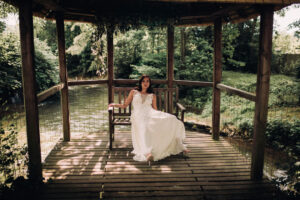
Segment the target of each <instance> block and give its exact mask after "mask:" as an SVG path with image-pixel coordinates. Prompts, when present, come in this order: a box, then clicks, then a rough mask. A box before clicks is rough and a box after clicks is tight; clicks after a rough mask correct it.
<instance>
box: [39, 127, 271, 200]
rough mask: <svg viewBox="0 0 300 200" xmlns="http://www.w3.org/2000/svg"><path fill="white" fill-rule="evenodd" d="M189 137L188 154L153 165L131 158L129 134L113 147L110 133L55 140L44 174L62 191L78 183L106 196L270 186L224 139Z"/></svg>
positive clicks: (117, 139) (191, 134) (198, 192)
mask: <svg viewBox="0 0 300 200" xmlns="http://www.w3.org/2000/svg"><path fill="white" fill-rule="evenodd" d="M186 135H187V138H186V139H185V141H184V143H185V144H186V145H187V147H188V149H190V150H191V152H190V153H189V155H188V157H185V156H183V155H181V154H178V155H172V156H169V157H167V158H165V159H163V160H159V161H157V162H152V164H151V166H149V165H148V163H147V162H137V161H134V160H133V154H132V153H131V151H132V144H131V135H130V132H117V133H116V137H115V141H114V143H113V149H112V150H109V149H108V145H107V144H108V140H107V134H106V133H105V134H102V133H99V135H98V136H97V137H96V135H93V136H91V137H90V138H87V139H80V137H77V138H74V139H72V140H71V141H70V142H61V143H59V144H57V146H56V148H54V150H53V151H52V152H51V153H50V155H49V156H48V158H47V160H46V162H45V165H44V169H43V174H44V176H45V178H46V180H49V179H50V178H51V182H49V186H48V187H50V188H57V189H62V184H61V183H64V184H63V185H64V187H70V189H71V188H72V187H73V186H75V185H78V187H80V188H81V189H82V190H83V189H84V188H85V187H95V191H99V192H100V191H102V192H104V193H102V195H103V197H104V198H108V199H110V198H114V197H117V196H120V197H122V196H124V195H126V197H127V195H129V196H130V195H142V196H143V195H144V194H148V193H149V194H150V193H151V194H152V193H153V194H154V193H155V192H158V193H159V194H170V193H172V194H173V193H174V192H175V193H176V195H180V194H189V195H192V196H193V195H194V196H197V197H199V195H200V196H201V195H202V194H203V189H202V188H206V190H207V191H208V192H213V191H215V188H219V189H221V190H223V189H224V187H228V188H229V189H230V188H232V187H234V188H236V187H237V188H244V189H242V190H241V192H245V190H246V191H248V192H249V191H250V192H253V191H254V190H255V189H257V188H261V189H262V188H264V187H269V185H268V184H266V183H264V184H259V186H257V183H255V182H251V181H250V162H249V161H248V160H247V159H246V158H245V157H244V156H243V155H242V154H241V153H239V152H238V151H236V150H235V149H234V148H232V146H231V145H230V144H229V143H227V142H226V141H225V140H224V139H223V138H220V140H219V141H214V140H212V139H211V135H209V134H202V133H198V132H188V131H187V134H186ZM241 182H243V184H242V185H241V186H239V183H241ZM224 185H225V186H224ZM207 191H206V192H207ZM62 192H63V190H62ZM182 192H183V193H182ZM236 192H237V193H238V192H239V189H237V190H236Z"/></svg>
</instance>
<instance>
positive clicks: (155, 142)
mask: <svg viewBox="0 0 300 200" xmlns="http://www.w3.org/2000/svg"><path fill="white" fill-rule="evenodd" d="M152 99H153V94H141V93H140V92H138V91H135V92H134V95H133V100H132V106H133V111H132V114H131V124H132V125H131V132H132V144H133V151H132V153H133V154H135V156H134V157H133V159H134V160H136V161H146V160H147V155H148V154H149V153H151V154H152V155H153V160H154V161H157V160H160V159H163V158H165V157H167V156H169V155H172V154H173V155H175V154H178V153H180V152H182V151H183V150H185V149H186V147H185V145H184V144H183V140H184V138H185V128H184V125H183V123H182V122H181V121H180V120H178V119H177V118H176V117H175V116H174V115H171V114H169V113H165V112H161V111H157V110H155V109H153V108H152Z"/></svg>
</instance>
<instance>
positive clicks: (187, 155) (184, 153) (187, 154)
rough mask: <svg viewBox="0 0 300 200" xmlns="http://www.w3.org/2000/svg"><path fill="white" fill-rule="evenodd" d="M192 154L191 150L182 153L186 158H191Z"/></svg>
mask: <svg viewBox="0 0 300 200" xmlns="http://www.w3.org/2000/svg"><path fill="white" fill-rule="evenodd" d="M190 152H191V150H189V149H185V150H183V151H182V155H183V156H184V157H189V153H190Z"/></svg>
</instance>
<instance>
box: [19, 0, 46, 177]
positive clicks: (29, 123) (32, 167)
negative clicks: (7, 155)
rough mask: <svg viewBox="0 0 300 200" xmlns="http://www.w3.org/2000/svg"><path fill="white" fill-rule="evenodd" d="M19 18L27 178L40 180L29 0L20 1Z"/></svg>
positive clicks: (37, 120) (40, 167) (38, 133)
mask: <svg viewBox="0 0 300 200" xmlns="http://www.w3.org/2000/svg"><path fill="white" fill-rule="evenodd" d="M19 20H20V40H21V54H22V82H23V95H24V107H25V113H26V133H27V144H28V154H29V166H28V170H29V179H31V180H34V181H41V180H42V165H41V146H40V130H39V114H38V102H37V96H36V79H35V71H34V44H33V21H32V1H31V0H24V1H20V4H19Z"/></svg>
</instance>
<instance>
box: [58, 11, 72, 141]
mask: <svg viewBox="0 0 300 200" xmlns="http://www.w3.org/2000/svg"><path fill="white" fill-rule="evenodd" d="M56 31H57V46H58V57H59V77H60V82H61V83H63V88H62V90H61V93H60V99H61V111H62V120H63V134H64V141H70V115H69V92H68V73H67V65H66V47H65V31H64V18H63V15H62V14H58V15H57V16H56Z"/></svg>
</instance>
